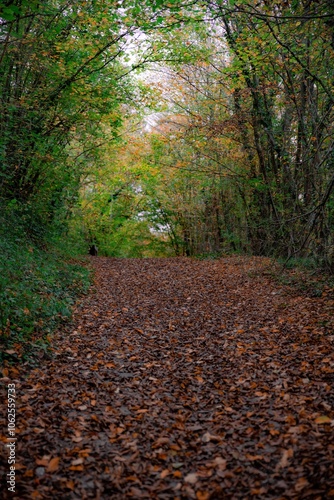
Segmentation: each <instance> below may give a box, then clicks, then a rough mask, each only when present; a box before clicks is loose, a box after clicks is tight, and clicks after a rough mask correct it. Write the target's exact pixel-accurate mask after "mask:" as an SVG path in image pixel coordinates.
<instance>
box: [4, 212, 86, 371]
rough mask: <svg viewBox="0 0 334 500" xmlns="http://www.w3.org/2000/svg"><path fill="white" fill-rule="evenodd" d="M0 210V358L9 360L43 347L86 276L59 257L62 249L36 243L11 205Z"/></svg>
mask: <svg viewBox="0 0 334 500" xmlns="http://www.w3.org/2000/svg"><path fill="white" fill-rule="evenodd" d="M1 214H2V215H1V221H0V254H1V261H0V343H1V347H2V349H1V351H2V358H1V359H0V361H4V360H6V359H7V360H9V361H10V360H13V359H14V360H15V359H17V356H19V357H20V358H23V359H25V358H26V357H27V356H28V355H29V354H32V353H36V350H39V349H41V348H43V349H44V348H46V347H47V345H48V343H49V335H50V334H51V333H52V332H53V331H54V329H55V328H56V327H57V326H58V325H59V324H60V322H62V321H63V320H65V319H67V318H69V317H70V315H71V307H72V306H73V304H74V301H75V299H76V297H77V296H78V294H81V293H84V292H85V291H86V290H87V289H88V286H89V282H90V280H89V272H88V270H87V269H86V268H85V267H83V266H82V265H80V264H78V263H71V262H69V261H68V260H65V259H64V254H63V252H62V251H59V250H57V249H56V248H53V250H51V248H45V247H44V248H41V246H40V245H38V243H37V239H36V232H35V233H34V238H31V237H28V236H27V234H26V232H25V227H24V224H23V223H22V217H20V216H18V215H17V213H15V212H14V210H13V209H10V210H8V209H7V210H6V208H5V207H2V210H1ZM72 255H73V254H72ZM67 258H68V257H67ZM7 350H8V351H11V350H14V351H15V352H16V355H14V357H13V354H7V353H6V351H7Z"/></svg>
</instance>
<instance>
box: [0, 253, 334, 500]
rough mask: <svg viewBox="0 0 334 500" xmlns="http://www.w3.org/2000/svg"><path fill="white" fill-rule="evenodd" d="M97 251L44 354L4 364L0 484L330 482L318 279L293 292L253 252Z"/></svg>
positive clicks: (211, 494)
mask: <svg viewBox="0 0 334 500" xmlns="http://www.w3.org/2000/svg"><path fill="white" fill-rule="evenodd" d="M92 265H93V266H94V268H95V273H96V278H95V284H94V287H93V288H92V290H91V292H90V294H89V296H88V297H86V298H84V299H83V300H82V301H81V302H80V303H79V304H78V305H77V307H76V310H75V313H74V319H73V322H72V323H71V325H68V326H67V327H65V328H64V329H63V330H60V331H59V332H58V333H57V335H56V336H55V337H54V341H53V357H52V359H51V360H43V361H42V362H41V364H40V366H39V367H38V368H36V369H34V370H32V371H31V372H30V373H29V374H28V375H27V374H25V372H24V370H22V369H20V368H19V367H7V368H5V369H4V372H3V377H2V380H1V382H2V386H1V391H2V393H3V398H2V401H3V402H4V403H3V408H4V411H3V412H1V415H3V417H2V424H3V425H2V429H3V432H2V434H1V440H2V442H3V444H4V445H5V444H6V442H7V437H8V436H7V429H6V419H5V417H6V407H5V404H6V395H5V391H6V385H7V384H8V383H15V384H16V391H17V396H18V397H17V404H16V409H17V422H16V423H17V429H16V437H17V442H16V460H17V463H16V493H15V494H12V493H8V491H7V486H6V485H5V483H3V486H2V492H3V493H2V494H3V496H2V498H15V499H20V500H21V499H26V498H27V499H28V498H29V499H30V498H35V499H44V498H45V499H49V498H63V499H68V500H70V499H78V498H80V499H89V498H94V499H120V500H121V499H127V498H135V499H141V498H143V499H145V498H147V499H175V500H178V499H188V498H189V499H195V500H196V499H197V500H208V499H212V500H214V499H242V500H246V499H256V498H258V499H282V500H283V499H297V498H298V499H299V498H301V499H324V498H326V499H327V498H329V499H330V498H334V392H333V381H334V353H333V342H334V336H333V330H332V321H333V317H332V312H333V307H332V306H333V301H331V299H330V293H329V292H328V291H326V293H325V294H324V297H305V296H302V295H301V294H300V293H299V292H298V293H297V292H294V293H292V291H291V289H290V288H289V287H287V286H282V285H281V286H278V285H277V283H275V281H274V280H273V279H272V277H271V276H270V273H267V272H265V270H266V269H267V266H268V262H267V259H262V258H241V257H235V258H226V259H224V258H223V259H220V260H218V261H199V260H193V259H189V258H188V259H187V258H170V259H108V258H103V257H98V258H94V259H92ZM254 271H255V272H254ZM6 454H7V456H8V453H7V451H6V448H5V447H3V449H2V458H3V462H2V464H1V477H2V478H5V476H6V473H7V472H8V464H7V463H6V462H7V456H6ZM6 495H7V496H6Z"/></svg>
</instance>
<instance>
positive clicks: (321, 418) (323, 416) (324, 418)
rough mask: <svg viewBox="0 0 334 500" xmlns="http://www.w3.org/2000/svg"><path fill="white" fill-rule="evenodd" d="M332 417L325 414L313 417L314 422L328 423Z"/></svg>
mask: <svg viewBox="0 0 334 500" xmlns="http://www.w3.org/2000/svg"><path fill="white" fill-rule="evenodd" d="M331 422H332V419H331V418H329V417H327V416H326V415H321V417H317V418H316V419H315V423H316V424H330V423H331Z"/></svg>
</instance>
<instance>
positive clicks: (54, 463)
mask: <svg viewBox="0 0 334 500" xmlns="http://www.w3.org/2000/svg"><path fill="white" fill-rule="evenodd" d="M59 462H60V457H54V458H51V460H50V462H49V464H48V466H47V469H46V470H47V472H55V471H56V470H58V468H59Z"/></svg>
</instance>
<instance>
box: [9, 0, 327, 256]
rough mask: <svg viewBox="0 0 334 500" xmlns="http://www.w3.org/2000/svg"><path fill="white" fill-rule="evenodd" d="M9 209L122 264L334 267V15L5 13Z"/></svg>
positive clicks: (123, 5)
mask: <svg viewBox="0 0 334 500" xmlns="http://www.w3.org/2000/svg"><path fill="white" fill-rule="evenodd" d="M0 20H1V21H0V31H1V36H0V43H1V49H0V54H1V55H0V61H1V66H0V71H1V80H0V95H1V103H0V106H1V117H2V119H1V124H0V126H1V135H0V156H1V166H0V180H1V182H0V194H1V200H2V204H3V205H4V207H5V209H6V210H14V211H16V212H17V213H19V214H21V215H20V216H21V218H22V220H23V221H25V224H26V230H27V232H28V233H29V234H30V235H31V237H35V238H45V237H46V235H47V233H51V234H54V233H57V234H58V235H59V236H61V237H64V235H66V237H67V238H70V237H75V238H79V239H81V240H82V242H83V244H84V242H86V243H87V244H88V243H89V242H96V243H99V244H100V246H101V247H102V248H103V252H104V253H106V254H108V255H132V254H133V255H138V256H140V255H151V254H155V253H156V252H158V254H161V253H162V254H164V253H165V254H170V253H173V252H174V253H176V254H185V255H196V254H202V253H220V252H228V251H241V252H250V253H253V254H264V255H273V256H277V257H284V258H291V257H294V256H310V255H312V256H313V257H315V258H316V259H317V260H318V261H320V262H322V263H324V264H326V265H328V266H332V265H333V244H334V243H333V236H332V234H333V208H334V206H333V187H334V175H333V162H334V156H333V155H334V153H333V103H334V95H333V76H334V75H333V64H332V63H333V56H334V54H333V51H334V31H333V30H334V10H333V5H332V2H330V1H329V0H328V1H323V2H316V1H313V0H307V1H303V2H300V1H295V0H292V1H287V2H286V1H285V2H281V1H275V2H273V1H270V2H268V1H261V2H247V1H245V0H238V1H236V0H225V1H221V0H218V1H203V2H198V1H169V2H164V1H161V0H155V1H149V0H147V1H146V2H144V3H143V2H138V1H136V0H133V1H131V0H130V1H125V2H108V3H106V2H103V1H102V0H97V1H91V2H83V1H81V2H80V1H74V0H68V1H63V0H60V1H49V0H47V1H46V2H43V4H40V3H37V2H31V1H29V2H27V1H24V0H23V1H14V2H2V3H1V4H0Z"/></svg>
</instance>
